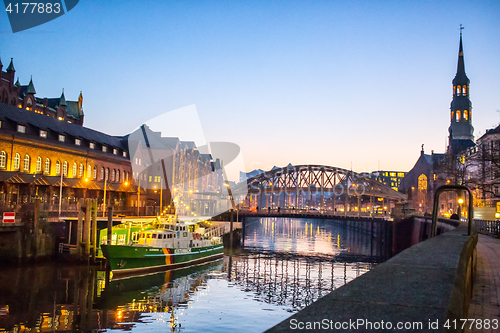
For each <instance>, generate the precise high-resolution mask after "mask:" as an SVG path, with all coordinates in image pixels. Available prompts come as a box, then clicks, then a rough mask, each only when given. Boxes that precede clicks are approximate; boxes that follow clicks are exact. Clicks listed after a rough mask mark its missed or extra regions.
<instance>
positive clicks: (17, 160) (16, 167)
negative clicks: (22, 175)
mask: <svg viewBox="0 0 500 333" xmlns="http://www.w3.org/2000/svg"><path fill="white" fill-rule="evenodd" d="M20 164H21V155H19V154H18V153H16V155H15V157H14V170H19V165H20Z"/></svg>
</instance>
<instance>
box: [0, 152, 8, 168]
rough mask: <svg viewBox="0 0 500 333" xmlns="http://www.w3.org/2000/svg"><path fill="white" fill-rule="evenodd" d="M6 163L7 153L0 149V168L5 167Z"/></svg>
mask: <svg viewBox="0 0 500 333" xmlns="http://www.w3.org/2000/svg"><path fill="white" fill-rule="evenodd" d="M6 165H7V153H6V152H4V151H2V152H1V153H0V168H5V166H6Z"/></svg>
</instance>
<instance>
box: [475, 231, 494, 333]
mask: <svg viewBox="0 0 500 333" xmlns="http://www.w3.org/2000/svg"><path fill="white" fill-rule="evenodd" d="M469 318H470V319H481V320H483V321H484V320H485V319H489V320H490V321H491V320H493V319H497V320H498V322H500V239H498V238H494V237H492V236H488V235H481V234H480V235H479V239H478V242H477V272H476V281H475V283H474V291H473V294H472V301H471V304H470V308H469ZM474 332H494V330H492V329H482V330H478V329H474Z"/></svg>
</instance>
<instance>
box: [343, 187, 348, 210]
mask: <svg viewBox="0 0 500 333" xmlns="http://www.w3.org/2000/svg"><path fill="white" fill-rule="evenodd" d="M348 201H349V188H348V187H347V186H346V191H345V202H344V216H347V203H348Z"/></svg>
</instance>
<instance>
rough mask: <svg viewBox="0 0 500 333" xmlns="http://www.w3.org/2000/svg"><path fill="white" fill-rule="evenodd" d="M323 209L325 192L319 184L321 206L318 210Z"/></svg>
mask: <svg viewBox="0 0 500 333" xmlns="http://www.w3.org/2000/svg"><path fill="white" fill-rule="evenodd" d="M324 209H325V192H324V188H323V184H321V208H320V210H324Z"/></svg>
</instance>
